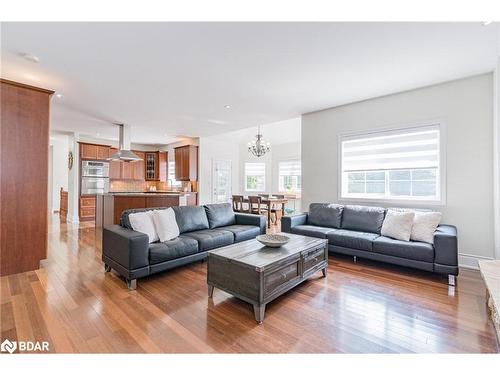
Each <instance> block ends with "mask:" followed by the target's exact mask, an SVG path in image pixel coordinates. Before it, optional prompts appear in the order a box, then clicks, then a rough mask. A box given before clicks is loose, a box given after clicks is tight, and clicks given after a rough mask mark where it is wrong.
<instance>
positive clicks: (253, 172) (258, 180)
mask: <svg viewBox="0 0 500 375" xmlns="http://www.w3.org/2000/svg"><path fill="white" fill-rule="evenodd" d="M245 190H246V191H265V190H266V163H245Z"/></svg>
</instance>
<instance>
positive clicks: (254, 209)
mask: <svg viewBox="0 0 500 375" xmlns="http://www.w3.org/2000/svg"><path fill="white" fill-rule="evenodd" d="M248 212H249V213H251V214H257V215H265V214H266V212H267V209H265V208H263V207H262V197H260V196H258V195H249V196H248Z"/></svg>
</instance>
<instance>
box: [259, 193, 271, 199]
mask: <svg viewBox="0 0 500 375" xmlns="http://www.w3.org/2000/svg"><path fill="white" fill-rule="evenodd" d="M259 197H261V198H269V194H259Z"/></svg>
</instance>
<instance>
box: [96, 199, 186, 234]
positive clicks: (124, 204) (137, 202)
mask: <svg viewBox="0 0 500 375" xmlns="http://www.w3.org/2000/svg"><path fill="white" fill-rule="evenodd" d="M190 196H194V198H195V199H196V194H195V193H187V194H184V193H178V194H171V193H135V194H132V193H130V194H120V193H109V194H99V195H97V202H96V207H97V209H96V228H102V227H103V226H104V225H109V224H119V223H120V217H121V215H122V212H123V211H125V210H129V209H132V208H154V207H174V206H185V205H191V204H193V202H194V201H193V199H192V198H189V197H190Z"/></svg>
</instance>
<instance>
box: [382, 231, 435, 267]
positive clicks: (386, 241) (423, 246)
mask: <svg viewBox="0 0 500 375" xmlns="http://www.w3.org/2000/svg"><path fill="white" fill-rule="evenodd" d="M373 252H375V253H379V254H384V255H391V256H395V257H400V258H406V259H413V260H420V261H422V262H430V263H432V262H434V248H433V247H432V245H430V244H428V243H424V242H414V241H400V240H395V239H392V238H389V237H383V236H381V237H378V238H377V239H376V240H375V241H373Z"/></svg>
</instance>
